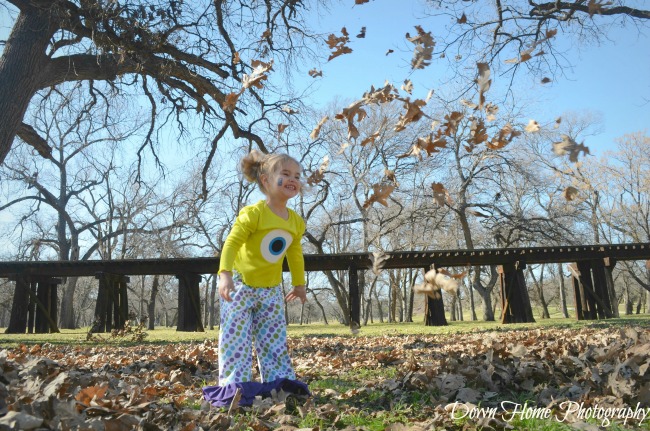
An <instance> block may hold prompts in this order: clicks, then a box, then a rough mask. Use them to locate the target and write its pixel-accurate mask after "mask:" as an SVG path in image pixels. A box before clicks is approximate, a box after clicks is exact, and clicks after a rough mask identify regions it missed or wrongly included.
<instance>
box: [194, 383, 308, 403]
mask: <svg viewBox="0 0 650 431" xmlns="http://www.w3.org/2000/svg"><path fill="white" fill-rule="evenodd" d="M237 388H240V389H241V399H240V400H239V405H240V406H250V405H252V404H253V401H254V400H255V397H257V396H261V397H270V396H271V392H272V391H273V390H275V391H276V392H280V391H284V392H289V393H292V394H295V395H310V394H311V393H310V392H309V388H308V386H307V384H305V383H303V382H301V381H299V380H292V379H285V378H281V379H276V380H273V381H270V382H264V383H260V382H243V383H230V384H227V385H225V386H206V387H204V388H203V397H204V398H205V399H206V400H207V401H209V402H210V404H212V405H213V406H215V407H226V406H229V405H230V404H231V403H232V400H233V398H234V397H235V394H236V393H237Z"/></svg>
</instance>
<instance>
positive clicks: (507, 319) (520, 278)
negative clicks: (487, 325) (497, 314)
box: [497, 262, 535, 323]
mask: <svg viewBox="0 0 650 431" xmlns="http://www.w3.org/2000/svg"><path fill="white" fill-rule="evenodd" d="M525 268H526V264H525V263H524V262H515V263H513V264H506V265H499V266H498V267H497V271H498V273H499V284H500V286H501V309H502V311H501V323H533V322H535V318H534V317H533V308H532V306H531V305H530V297H529V296H528V289H527V288H526V278H525V277H524V269H525Z"/></svg>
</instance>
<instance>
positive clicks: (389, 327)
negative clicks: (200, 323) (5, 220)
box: [0, 314, 650, 347]
mask: <svg viewBox="0 0 650 431" xmlns="http://www.w3.org/2000/svg"><path fill="white" fill-rule="evenodd" d="M625 325H635V326H642V327H645V328H650V315H647V314H640V315H638V314H635V315H630V316H625V317H622V318H619V319H608V320H606V321H605V320H602V321H598V320H581V321H577V320H575V319H572V318H571V319H564V318H551V319H537V322H536V323H513V324H507V325H503V324H501V323H500V322H484V321H474V322H472V321H463V322H449V325H448V326H424V324H423V323H422V319H421V318H417V319H416V322H410V323H409V322H404V323H372V324H369V325H367V326H362V327H361V330H360V331H359V335H363V336H382V335H423V334H439V335H445V334H458V333H466V332H477V331H478V332H480V331H508V330H513V329H543V328H546V327H556V328H558V327H571V328H576V329H579V328H583V327H593V326H625ZM4 332H5V328H0V347H3V346H4V347H10V346H17V345H19V344H43V343H51V344H75V345H80V344H86V345H95V344H98V343H96V342H90V341H86V334H87V332H88V328H79V329H62V330H61V332H60V333H56V334H5V333H4ZM287 332H288V335H289V337H336V336H344V337H351V336H353V335H352V334H351V332H350V329H349V328H348V327H347V326H344V325H341V324H339V323H332V324H329V325H325V324H322V323H313V324H309V325H296V324H292V325H289V326H288V328H287ZM218 338H219V330H218V329H217V328H215V329H213V330H209V329H208V330H206V331H205V332H180V331H176V329H174V328H166V327H156V329H155V330H153V331H147V337H146V338H145V340H144V341H142V342H140V343H133V342H126V341H119V340H114V341H110V342H114V343H116V344H121V345H135V344H166V343H192V342H203V341H205V340H218Z"/></svg>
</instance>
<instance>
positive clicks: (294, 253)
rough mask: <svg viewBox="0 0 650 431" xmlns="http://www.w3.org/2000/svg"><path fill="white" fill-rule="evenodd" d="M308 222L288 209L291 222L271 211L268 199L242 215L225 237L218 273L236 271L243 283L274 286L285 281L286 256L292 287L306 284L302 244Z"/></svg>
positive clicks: (251, 206) (245, 210)
mask: <svg viewBox="0 0 650 431" xmlns="http://www.w3.org/2000/svg"><path fill="white" fill-rule="evenodd" d="M304 233H305V221H304V220H303V219H302V217H300V216H299V215H298V214H297V213H296V212H295V211H293V210H291V209H289V219H288V220H285V219H283V218H282V217H280V216H278V215H277V214H275V213H274V212H273V211H271V208H269V206H268V205H267V204H266V201H265V200H261V201H259V202H258V203H256V204H253V205H248V206H246V207H244V208H242V210H241V211H240V212H239V215H238V216H237V220H235V224H234V225H233V227H232V230H231V231H230V233H229V234H228V237H227V238H226V242H225V243H224V246H223V250H222V251H221V257H220V260H219V273H221V272H222V271H232V270H233V269H235V270H236V271H237V272H239V273H240V274H241V276H242V281H243V282H244V284H246V285H248V286H251V287H272V286H277V285H278V284H280V282H281V281H282V262H283V261H284V256H285V255H286V256H287V262H288V263H289V270H290V271H291V284H292V285H294V286H300V285H304V284H305V261H304V258H303V255H302V245H301V244H300V241H301V239H302V235H303V234H304Z"/></svg>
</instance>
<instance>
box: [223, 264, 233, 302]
mask: <svg viewBox="0 0 650 431" xmlns="http://www.w3.org/2000/svg"><path fill="white" fill-rule="evenodd" d="M234 290H235V283H233V281H232V273H231V272H230V271H222V272H221V274H219V296H221V297H222V298H223V299H224V300H225V301H228V302H232V298H231V297H230V293H231V292H234Z"/></svg>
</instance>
